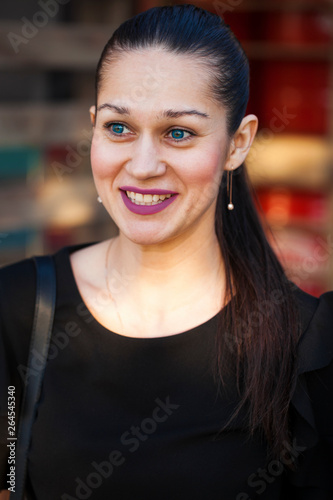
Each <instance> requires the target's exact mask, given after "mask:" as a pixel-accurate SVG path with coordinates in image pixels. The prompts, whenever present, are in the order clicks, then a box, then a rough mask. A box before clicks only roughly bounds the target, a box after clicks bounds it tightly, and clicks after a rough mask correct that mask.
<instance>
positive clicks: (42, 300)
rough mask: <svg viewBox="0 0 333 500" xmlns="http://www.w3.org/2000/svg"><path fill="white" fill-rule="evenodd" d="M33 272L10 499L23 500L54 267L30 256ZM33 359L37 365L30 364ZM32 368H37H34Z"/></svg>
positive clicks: (48, 330) (51, 312)
mask: <svg viewBox="0 0 333 500" xmlns="http://www.w3.org/2000/svg"><path fill="white" fill-rule="evenodd" d="M33 260H34V263H35V266H36V272H37V287H36V303H35V315H34V322H33V327H32V335H31V341H30V349H29V359H28V370H27V374H26V380H25V389H24V394H23V400H22V409H21V412H20V425H19V432H18V438H17V448H16V478H15V479H16V481H15V482H16V484H15V493H12V494H11V498H13V499H15V500H22V499H23V498H24V485H25V479H26V471H27V458H28V451H29V445H30V440H31V431H32V424H33V422H34V419H35V414H36V405H37V403H38V400H39V397H40V392H41V387H42V381H43V376H44V371H45V365H46V361H47V355H48V350H49V345H50V339H51V333H52V326H53V317H54V309H55V299H56V280H55V267H54V262H53V258H52V257H51V256H43V257H34V259H33ZM35 357H36V358H37V359H38V363H36V362H35V363H34V359H35ZM36 366H37V367H38V368H37V369H36Z"/></svg>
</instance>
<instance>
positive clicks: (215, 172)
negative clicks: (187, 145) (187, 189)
mask: <svg viewBox="0 0 333 500" xmlns="http://www.w3.org/2000/svg"><path fill="white" fill-rule="evenodd" d="M223 167H224V157H223V155H222V152H221V150H220V148H209V149H206V150H205V151H203V152H201V153H200V154H198V153H197V154H196V155H195V157H194V158H193V161H192V162H190V165H189V168H188V169H186V173H187V184H188V185H190V186H192V187H193V188H194V189H197V190H199V191H200V192H201V193H206V194H207V196H208V197H209V198H210V197H214V196H216V195H217V193H218V190H219V186H220V182H221V178H222V174H223Z"/></svg>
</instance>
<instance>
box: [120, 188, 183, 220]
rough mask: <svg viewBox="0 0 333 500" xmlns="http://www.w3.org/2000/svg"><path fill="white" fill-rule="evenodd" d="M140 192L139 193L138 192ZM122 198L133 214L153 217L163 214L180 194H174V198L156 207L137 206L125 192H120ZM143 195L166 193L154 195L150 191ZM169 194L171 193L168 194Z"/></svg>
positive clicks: (171, 197)
mask: <svg viewBox="0 0 333 500" xmlns="http://www.w3.org/2000/svg"><path fill="white" fill-rule="evenodd" d="M126 191H130V190H129V189H126ZM136 192H138V191H136ZM120 194H121V197H122V199H123V202H124V203H125V205H126V207H127V208H128V209H129V210H130V211H131V212H133V213H134V214H139V215H152V214H157V213H158V212H161V211H162V210H164V209H165V208H166V207H168V206H169V205H170V203H172V202H173V201H175V199H176V198H177V196H178V193H176V194H174V196H170V198H167V199H166V200H164V201H162V202H161V203H157V204H156V205H146V206H145V205H136V204H135V203H133V202H132V201H131V200H130V199H129V198H128V196H127V194H126V193H125V192H124V191H120ZM142 194H164V193H153V192H152V191H150V192H149V193H142ZM167 194H169V192H167Z"/></svg>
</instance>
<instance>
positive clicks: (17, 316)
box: [0, 259, 36, 329]
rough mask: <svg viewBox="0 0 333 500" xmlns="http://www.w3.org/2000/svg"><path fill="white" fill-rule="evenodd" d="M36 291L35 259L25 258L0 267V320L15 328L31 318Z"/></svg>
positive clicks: (3, 323)
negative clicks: (19, 323)
mask: <svg viewBox="0 0 333 500" xmlns="http://www.w3.org/2000/svg"><path fill="white" fill-rule="evenodd" d="M35 293H36V271H35V266H34V263H33V259H25V260H22V261H20V262H17V263H15V264H11V265H8V266H5V267H2V268H1V269H0V320H1V323H2V325H3V326H4V325H8V324H10V325H11V327H12V329H14V328H15V327H16V326H18V325H17V323H18V322H22V323H25V322H26V321H27V319H28V318H29V319H30V316H31V314H30V313H31V311H32V310H33V307H34V302H35Z"/></svg>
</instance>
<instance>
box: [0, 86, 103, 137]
mask: <svg viewBox="0 0 333 500" xmlns="http://www.w3.org/2000/svg"><path fill="white" fill-rule="evenodd" d="M93 99H94V96H91V101H90V102H64V103H53V104H52V103H49V104H42V103H31V104H26V103H23V104H20V103H17V104H8V105H6V104H0V146H2V145H6V146H8V145H18V144H35V145H39V146H42V145H45V144H53V143H64V144H68V143H71V142H78V141H80V140H83V139H86V140H87V139H89V137H91V123H90V116H89V108H90V106H91V105H92V104H93Z"/></svg>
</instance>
